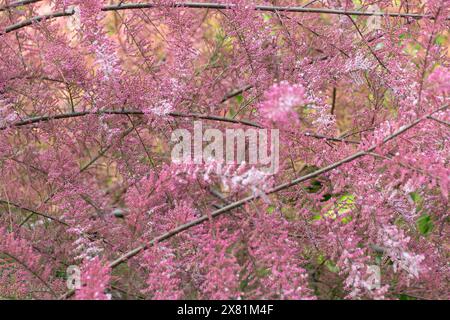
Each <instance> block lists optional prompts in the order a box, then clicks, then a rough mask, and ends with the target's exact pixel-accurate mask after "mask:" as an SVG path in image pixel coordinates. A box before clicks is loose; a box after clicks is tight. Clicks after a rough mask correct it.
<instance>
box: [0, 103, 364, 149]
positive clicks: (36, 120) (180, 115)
mask: <svg viewBox="0 0 450 320" xmlns="http://www.w3.org/2000/svg"><path fill="white" fill-rule="evenodd" d="M102 114H107V115H127V116H128V115H143V114H144V112H143V111H139V110H101V111H96V112H90V111H79V112H69V113H62V114H57V115H52V116H41V117H32V118H28V119H24V120H21V121H18V122H15V123H11V124H9V125H8V126H3V127H0V131H2V130H6V129H7V128H10V127H13V128H14V127H23V126H27V125H31V124H36V123H40V122H47V121H52V120H61V119H70V118H77V117H83V116H88V115H102ZM168 115H169V116H171V117H174V118H194V119H204V120H212V121H220V122H229V123H236V124H242V125H246V126H250V127H254V128H263V126H261V125H260V124H258V123H255V122H251V121H249V120H236V119H233V118H227V117H219V116H213V115H203V114H197V113H179V112H171V113H169V114H168ZM304 136H306V137H312V138H316V139H323V140H328V141H334V142H344V143H350V144H359V142H358V141H355V140H346V139H343V138H335V137H328V136H324V135H321V134H316V133H311V132H305V133H304Z"/></svg>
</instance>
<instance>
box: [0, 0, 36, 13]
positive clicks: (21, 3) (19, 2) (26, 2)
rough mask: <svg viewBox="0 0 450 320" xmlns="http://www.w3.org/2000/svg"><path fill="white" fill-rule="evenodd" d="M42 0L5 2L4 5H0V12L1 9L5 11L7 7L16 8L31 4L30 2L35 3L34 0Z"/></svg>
mask: <svg viewBox="0 0 450 320" xmlns="http://www.w3.org/2000/svg"><path fill="white" fill-rule="evenodd" d="M40 1H42V0H22V1H16V2H12V3H10V4H5V5H4V6H1V7H0V12H1V11H6V10H9V9H13V8H17V7H21V6H24V5H27V4H31V3H35V2H40Z"/></svg>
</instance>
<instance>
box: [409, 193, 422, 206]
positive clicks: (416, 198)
mask: <svg viewBox="0 0 450 320" xmlns="http://www.w3.org/2000/svg"><path fill="white" fill-rule="evenodd" d="M409 196H410V197H411V199H412V201H414V203H415V204H420V203H421V202H422V197H421V196H420V194H418V193H417V192H411V193H410V194H409Z"/></svg>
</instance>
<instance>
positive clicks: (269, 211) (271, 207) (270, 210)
mask: <svg viewBox="0 0 450 320" xmlns="http://www.w3.org/2000/svg"><path fill="white" fill-rule="evenodd" d="M274 211H275V206H273V205H272V206H269V207H268V208H267V213H268V214H272V213H273V212H274Z"/></svg>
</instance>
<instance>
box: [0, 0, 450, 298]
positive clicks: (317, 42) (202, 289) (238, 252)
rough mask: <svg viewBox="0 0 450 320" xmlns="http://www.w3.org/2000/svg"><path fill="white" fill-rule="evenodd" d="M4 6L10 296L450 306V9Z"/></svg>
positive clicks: (93, 2)
mask: <svg viewBox="0 0 450 320" xmlns="http://www.w3.org/2000/svg"><path fill="white" fill-rule="evenodd" d="M0 2H1V3H2V4H1V5H0V7H1V8H2V9H1V10H0V299H3V298H11V299H50V298H51V299H56V298H58V297H60V296H62V295H64V294H65V293H67V295H65V296H64V297H66V298H75V299H119V298H122V299H243V300H244V299H413V298H419V299H420V298H424V299H442V298H446V297H447V296H448V292H449V285H448V275H449V272H450V270H449V265H448V257H449V248H448V245H447V244H446V240H447V239H446V234H448V211H449V210H448V206H449V189H450V179H449V177H450V168H449V160H450V158H449V154H450V150H449V148H450V144H449V141H450V135H449V130H448V128H449V123H450V112H449V108H448V105H449V103H450V72H449V66H450V60H449V53H448V47H449V37H448V30H449V27H450V20H448V17H449V16H450V1H448V0H429V1H415V0H408V1H406V0H401V1H394V2H392V1H387V0H374V1H370V4H369V3H368V2H367V1H366V2H364V1H363V2H361V1H350V0H346V1H336V0H327V1H316V2H309V1H308V8H327V9H334V10H358V11H365V10H368V9H369V5H370V6H372V5H376V6H378V7H379V10H380V11H382V12H400V13H401V12H405V11H408V12H409V13H418V14H423V15H424V17H422V18H421V19H410V18H406V17H401V16H390V15H389V14H387V15H383V16H370V17H367V16H360V15H358V16H353V15H352V16H349V15H347V14H344V13H342V12H341V14H326V13H321V14H318V13H315V12H289V11H286V10H284V11H283V10H275V11H267V10H255V6H257V5H267V6H269V5H272V2H271V1H264V0H260V1H256V0H229V1H225V2H226V3H230V4H233V6H232V7H230V8H226V9H221V10H220V11H219V10H215V9H212V8H209V9H206V8H199V7H197V8H192V7H191V8H188V7H180V6H179V5H178V6H175V7H174V4H175V3H178V2H176V1H174V0H155V1H151V3H152V6H151V8H139V9H136V8H129V7H122V8H119V7H111V4H112V3H113V2H114V3H115V5H119V2H120V1H109V0H108V1H106V0H42V1H34V2H33V1H32V3H28V2H29V1H27V2H26V3H25V4H24V5H21V6H15V5H13V6H12V7H10V8H8V9H7V10H3V8H4V6H9V5H10V4H14V3H15V2H13V1H0ZM144 2H145V1H133V0H129V1H127V2H126V3H129V4H135V3H144ZM124 3H125V2H124ZM274 3H275V2H274ZM306 4H307V1H306V0H305V1H293V0H282V1H277V5H279V6H289V7H292V6H297V7H298V6H302V5H306ZM105 6H108V7H105ZM113 6H114V4H113ZM196 6H201V5H196ZM119 9H120V10H119ZM61 10H66V13H65V14H64V15H62V16H61V14H58V15H57V16H54V15H50V16H48V17H49V18H48V19H41V18H34V19H33V17H36V16H38V15H43V14H49V13H52V12H59V11H61ZM72 12H73V14H71V13H72ZM334 13H339V12H334ZM431 17H432V19H431ZM29 19H31V20H29ZM374 25H376V26H377V27H376V28H373V26H374ZM446 106H447V107H446ZM194 121H201V122H202V128H203V130H204V131H205V132H206V130H208V129H215V131H214V132H215V133H219V134H220V133H225V134H226V132H227V130H228V129H234V130H235V131H234V132H239V134H238V135H239V137H238V139H235V140H239V141H241V146H243V145H244V144H245V147H246V148H247V147H249V146H250V144H251V146H250V147H257V146H258V145H259V146H260V147H261V145H263V144H264V143H261V142H260V141H258V143H256V145H254V144H255V143H254V140H253V141H251V138H252V137H251V136H252V134H253V133H255V132H257V130H261V129H262V130H267V131H269V130H272V129H278V130H279V132H278V133H279V170H278V171H277V172H276V173H270V174H268V173H266V170H264V169H266V166H265V164H262V163H260V162H262V161H260V160H261V159H263V158H264V154H262V152H261V153H258V161H257V163H254V162H255V161H252V159H251V157H250V154H246V157H245V159H241V160H245V161H243V162H240V163H234V162H233V161H231V162H228V161H226V162H224V161H220V159H218V160H217V159H216V160H214V161H213V160H211V159H204V160H205V161H203V162H202V163H194V162H193V161H185V162H179V161H178V162H177V161H173V159H172V150H173V148H174V145H175V143H176V141H174V139H173V136H172V134H173V133H174V131H175V130H176V129H181V130H183V131H182V132H184V133H187V135H189V134H191V133H192V131H191V130H192V128H193V122H194ZM247 130H249V131H247ZM251 130H254V131H251ZM242 135H246V136H247V137H245V138H244V139H241V138H243V136H242ZM191 138H192V139H196V142H197V143H198V145H199V146H202V147H205V146H206V145H208V143H210V142H212V141H206V139H205V137H203V138H202V139H200V138H198V137H197V138H196V137H195V134H193V135H191ZM192 139H191V140H192ZM199 140H201V141H199ZM226 142H227V141H223V145H225V146H226ZM270 143H271V146H273V144H272V142H270ZM219 145H220V143H219ZM208 146H209V145H208ZM186 149H195V148H194V146H190V147H186ZM224 149H226V148H224ZM238 149H239V146H236V145H231V146H230V148H229V150H234V151H237V150H238ZM247 149H248V148H247ZM189 151H192V150H189ZM259 151H261V150H259ZM211 156H212V154H210V155H209V157H211ZM117 259H119V260H117ZM112 262H115V263H113V264H111V263H112ZM111 265H112V268H110V267H109V266H111ZM68 266H75V267H78V268H79V270H80V272H81V273H80V275H81V278H80V284H81V286H80V287H79V288H77V289H76V290H75V291H71V290H70V288H68V287H67V286H66V280H67V278H68V276H69V274H68V273H69V271H68ZM69 287H70V285H69Z"/></svg>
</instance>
